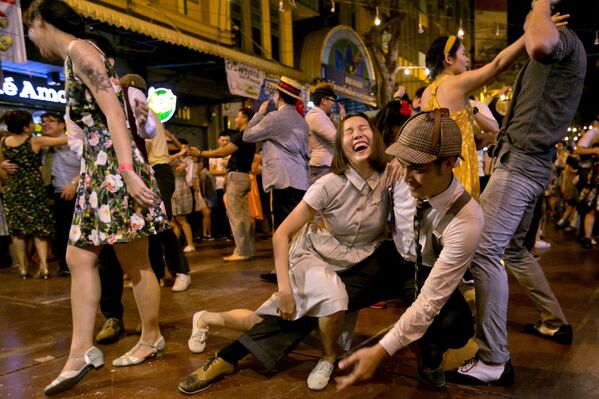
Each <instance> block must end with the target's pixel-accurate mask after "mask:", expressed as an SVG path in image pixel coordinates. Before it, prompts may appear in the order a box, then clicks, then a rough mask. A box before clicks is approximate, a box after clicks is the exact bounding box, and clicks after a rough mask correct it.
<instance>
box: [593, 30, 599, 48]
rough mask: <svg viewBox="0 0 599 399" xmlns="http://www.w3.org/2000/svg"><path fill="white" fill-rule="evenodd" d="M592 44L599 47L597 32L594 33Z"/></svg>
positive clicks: (598, 32) (598, 34)
mask: <svg viewBox="0 0 599 399" xmlns="http://www.w3.org/2000/svg"><path fill="white" fill-rule="evenodd" d="M593 44H594V45H595V46H599V31H595V42H594V43H593Z"/></svg>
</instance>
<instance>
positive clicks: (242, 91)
mask: <svg viewBox="0 0 599 399" xmlns="http://www.w3.org/2000/svg"><path fill="white" fill-rule="evenodd" d="M225 69H226V71H227V83H228V85H229V91H230V92H231V94H234V95H236V96H242V97H247V98H253V99H258V98H259V96H260V88H261V87H262V84H263V83H264V73H263V72H262V71H261V70H259V69H257V68H252V67H250V66H247V65H245V64H242V63H239V62H236V61H233V60H225Z"/></svg>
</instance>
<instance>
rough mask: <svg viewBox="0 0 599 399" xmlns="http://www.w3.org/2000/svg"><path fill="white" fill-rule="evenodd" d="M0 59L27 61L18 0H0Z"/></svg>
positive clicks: (22, 62)
mask: <svg viewBox="0 0 599 399" xmlns="http://www.w3.org/2000/svg"><path fill="white" fill-rule="evenodd" d="M0 60H8V61H12V62H17V63H19V64H24V63H26V62H27V53H26V52H25V38H24V36H23V22H22V19H21V5H20V4H19V0H0Z"/></svg>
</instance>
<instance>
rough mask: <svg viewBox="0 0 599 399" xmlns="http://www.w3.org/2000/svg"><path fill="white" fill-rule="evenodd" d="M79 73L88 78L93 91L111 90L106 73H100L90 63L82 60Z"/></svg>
mask: <svg viewBox="0 0 599 399" xmlns="http://www.w3.org/2000/svg"><path fill="white" fill-rule="evenodd" d="M81 73H83V74H84V75H85V76H87V77H88V78H89V80H90V82H91V84H92V86H93V89H94V90H95V91H104V90H106V91H108V90H112V85H111V84H110V80H109V79H108V75H107V74H106V72H103V71H100V70H99V69H98V68H96V67H94V66H93V65H92V64H91V63H90V62H88V61H86V60H82V62H81Z"/></svg>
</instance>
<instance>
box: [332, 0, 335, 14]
mask: <svg viewBox="0 0 599 399" xmlns="http://www.w3.org/2000/svg"><path fill="white" fill-rule="evenodd" d="M331 12H335V0H331Z"/></svg>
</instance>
